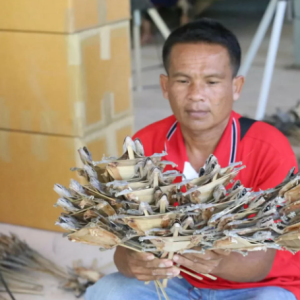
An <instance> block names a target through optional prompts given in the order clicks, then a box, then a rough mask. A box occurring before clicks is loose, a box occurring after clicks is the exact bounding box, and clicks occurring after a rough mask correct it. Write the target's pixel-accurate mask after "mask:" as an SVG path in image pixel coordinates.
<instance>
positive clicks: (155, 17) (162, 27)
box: [147, 8, 171, 39]
mask: <svg viewBox="0 0 300 300" xmlns="http://www.w3.org/2000/svg"><path fill="white" fill-rule="evenodd" d="M147 12H148V14H149V16H150V17H151V19H152V21H153V22H154V24H155V25H156V27H157V28H158V30H159V31H160V33H161V34H162V36H163V37H164V39H167V38H168V36H169V35H170V33H171V32H170V29H169V28H168V26H167V25H166V23H165V21H164V20H163V19H162V18H161V16H160V15H159V13H158V12H157V10H156V9H155V8H149V9H148V10H147Z"/></svg>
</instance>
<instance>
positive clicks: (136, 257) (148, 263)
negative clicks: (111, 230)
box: [114, 247, 180, 281]
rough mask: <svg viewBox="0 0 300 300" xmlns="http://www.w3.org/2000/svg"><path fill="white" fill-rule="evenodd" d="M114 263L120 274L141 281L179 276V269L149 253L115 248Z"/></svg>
mask: <svg viewBox="0 0 300 300" xmlns="http://www.w3.org/2000/svg"><path fill="white" fill-rule="evenodd" d="M114 261H115V264H116V266H117V269H118V270H119V272H120V273H122V274H123V275H124V276H127V277H134V278H136V279H138V280H141V281H152V280H158V279H165V278H173V277H176V276H178V275H179V272H180V271H179V269H178V268H176V267H175V266H173V261H172V260H169V259H158V258H155V257H154V255H153V254H150V253H139V252H135V251H133V250H130V249H127V248H124V247H117V249H116V252H115V256H114Z"/></svg>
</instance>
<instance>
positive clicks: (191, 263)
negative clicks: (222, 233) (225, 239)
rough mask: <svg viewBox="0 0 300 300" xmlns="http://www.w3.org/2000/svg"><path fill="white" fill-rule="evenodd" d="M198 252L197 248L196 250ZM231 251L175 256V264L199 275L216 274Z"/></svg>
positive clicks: (207, 251)
mask: <svg viewBox="0 0 300 300" xmlns="http://www.w3.org/2000/svg"><path fill="white" fill-rule="evenodd" d="M194 249H195V250H197V248H194ZM229 254H230V251H223V250H215V251H209V250H206V251H205V253H204V254H200V253H199V254H198V253H191V254H184V255H175V256H174V257H173V260H174V262H176V263H177V264H179V265H181V266H183V267H186V268H188V269H190V270H193V271H195V272H197V273H214V271H215V270H217V269H218V267H219V266H220V264H221V262H222V260H223V259H224V257H226V256H228V255H229Z"/></svg>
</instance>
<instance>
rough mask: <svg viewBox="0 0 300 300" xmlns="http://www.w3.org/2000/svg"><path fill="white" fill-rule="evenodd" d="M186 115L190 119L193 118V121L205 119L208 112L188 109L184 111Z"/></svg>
mask: <svg viewBox="0 0 300 300" xmlns="http://www.w3.org/2000/svg"><path fill="white" fill-rule="evenodd" d="M186 112H187V113H188V115H189V116H190V117H191V118H195V119H201V118H204V117H206V116H207V115H208V114H209V111H208V110H201V109H199V110H198V109H197V110H196V109H189V110H187V111H186Z"/></svg>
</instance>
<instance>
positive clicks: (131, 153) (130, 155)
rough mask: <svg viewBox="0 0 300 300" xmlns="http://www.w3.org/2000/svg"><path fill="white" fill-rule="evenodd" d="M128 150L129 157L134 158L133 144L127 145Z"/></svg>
mask: <svg viewBox="0 0 300 300" xmlns="http://www.w3.org/2000/svg"><path fill="white" fill-rule="evenodd" d="M127 151H128V156H129V159H134V153H133V150H132V147H131V145H128V146H127Z"/></svg>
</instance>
